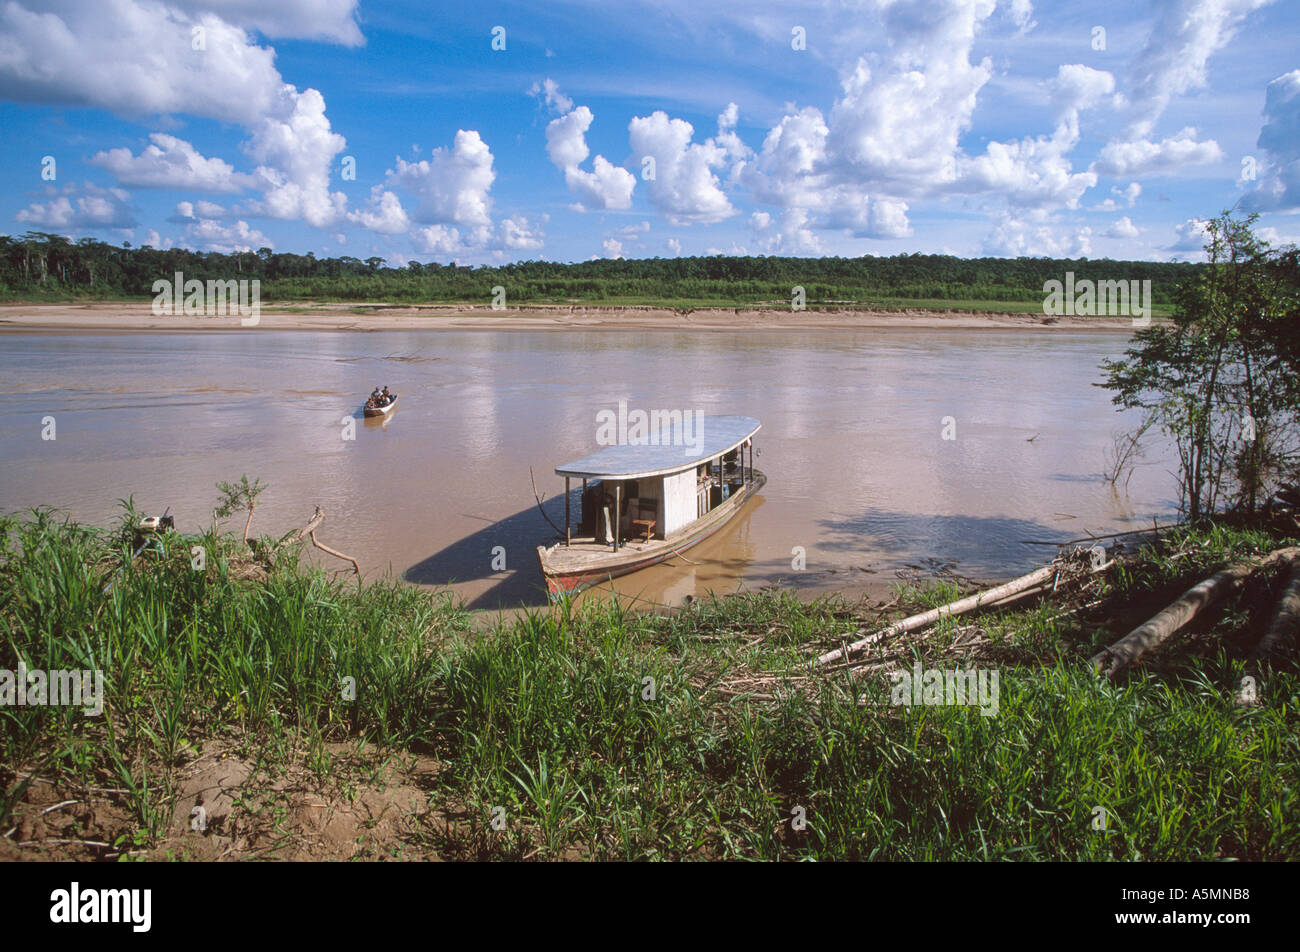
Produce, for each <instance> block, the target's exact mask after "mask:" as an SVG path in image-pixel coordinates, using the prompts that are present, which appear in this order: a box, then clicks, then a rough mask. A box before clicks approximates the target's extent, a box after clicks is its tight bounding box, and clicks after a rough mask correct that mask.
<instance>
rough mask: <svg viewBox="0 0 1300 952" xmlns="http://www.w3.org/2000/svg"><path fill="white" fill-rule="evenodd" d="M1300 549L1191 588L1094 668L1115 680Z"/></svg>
mask: <svg viewBox="0 0 1300 952" xmlns="http://www.w3.org/2000/svg"><path fill="white" fill-rule="evenodd" d="M1297 554H1300V548H1287V549H1277V550H1275V551H1273V552H1270V553H1269V554H1268V555H1266V556H1265V557H1264V558H1263V559H1261V560H1259V561H1256V562H1239V563H1237V564H1236V565H1232V566H1229V567H1228V568H1226V569H1224V570H1223V571H1221V572H1217V573H1215V574H1214V575H1212V576H1210V577H1209V578H1207V579H1206V580H1205V581H1203V582H1201V583H1200V584H1198V585H1194V586H1192V587H1191V588H1189V589H1188V590H1187V591H1186V592H1184V593H1183V594H1182V596H1181V597H1180V598H1179V599H1178V600H1177V601H1176V602H1174V603H1173V604H1172V605H1170V606H1169V607H1168V608H1166V609H1164V610H1163V611H1161V612H1160V613H1158V614H1156V615H1155V616H1153V617H1152V618H1151V619H1149V620H1148V621H1146V622H1145V623H1144V624H1142V625H1140V626H1138V627H1137V628H1134V629H1133V630H1132V631H1131V632H1129V633H1128V634H1127V635H1125V636H1124V637H1123V638H1121V639H1120V640H1119V641H1117V642H1115V643H1114V644H1113V645H1111V646H1110V647H1109V648H1103V649H1102V650H1101V651H1099V652H1097V654H1095V655H1093V657H1092V661H1091V663H1092V665H1093V667H1094V668H1096V669H1097V670H1098V671H1102V672H1104V673H1105V674H1106V675H1107V676H1109V677H1112V678H1113V677H1115V676H1116V675H1118V674H1119V673H1120V672H1122V671H1124V670H1125V669H1126V668H1128V667H1129V666H1130V665H1132V664H1133V663H1134V662H1136V661H1138V660H1140V659H1141V658H1142V657H1143V656H1145V655H1147V654H1148V653H1150V652H1151V651H1153V650H1154V649H1156V648H1158V647H1159V646H1160V645H1162V644H1164V643H1165V642H1166V641H1168V640H1169V639H1170V638H1172V637H1173V636H1174V635H1176V634H1177V633H1178V632H1179V631H1181V630H1182V629H1183V628H1185V627H1186V626H1187V625H1188V624H1189V623H1190V622H1191V621H1192V620H1193V619H1194V618H1196V616H1197V615H1199V614H1200V613H1201V612H1203V611H1204V610H1205V609H1207V608H1209V607H1211V606H1212V605H1215V604H1217V603H1218V602H1220V601H1222V600H1223V599H1224V598H1225V597H1226V596H1227V595H1229V594H1230V593H1231V592H1234V591H1236V590H1237V589H1238V588H1240V587H1241V585H1242V583H1243V582H1244V581H1245V580H1246V579H1247V578H1248V577H1249V576H1250V575H1251V573H1252V572H1255V571H1256V570H1257V569H1261V568H1263V567H1265V566H1267V565H1272V564H1273V563H1275V562H1277V561H1279V560H1280V559H1291V558H1294V557H1295V556H1296V555H1297Z"/></svg>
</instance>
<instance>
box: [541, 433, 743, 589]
mask: <svg viewBox="0 0 1300 952" xmlns="http://www.w3.org/2000/svg"><path fill="white" fill-rule="evenodd" d="M761 427H762V424H761V423H759V421H758V420H756V419H754V418H753V417H745V416H701V417H698V418H696V437H695V439H693V440H692V441H691V445H690V447H689V448H687V447H684V446H683V445H682V442H681V441H680V440H676V441H674V439H673V435H674V434H677V435H680V432H681V431H680V426H679V427H678V428H677V429H676V430H670V428H668V427H665V428H662V429H661V430H659V431H658V432H656V433H654V434H650V435H649V436H648V437H647V438H646V442H644V443H639V444H636V445H632V444H621V445H618V446H610V447H607V448H605V449H603V450H600V451H598V452H596V453H593V454H592V455H590V456H587V457H584V458H582V459H580V460H575V461H574V462H572V463H566V464H564V465H563V466H559V467H556V470H555V472H556V473H557V474H558V475H560V476H563V477H564V490H565V492H564V538H563V539H562V540H561V541H560V542H558V543H556V544H555V545H551V546H538V547H537V557H538V558H539V559H540V560H541V563H542V575H543V576H544V577H545V578H546V588H547V591H548V592H549V593H550V595H551V597H552V598H555V597H557V596H559V595H561V594H564V593H566V592H579V591H582V589H584V588H587V587H589V586H591V585H595V584H597V583H600V582H604V581H606V580H608V579H612V578H616V577H618V576H620V575H627V574H628V573H629V572H636V571H638V570H639V569H643V568H647V567H649V566H651V565H655V564H657V563H659V562H663V561H665V560H667V559H670V558H672V557H673V556H675V555H677V554H678V553H681V552H684V551H686V550H687V549H689V548H691V547H692V546H694V545H697V544H699V543H700V542H702V541H704V540H705V539H707V538H708V537H709V536H711V535H713V534H714V533H715V532H717V531H718V529H720V528H721V527H722V526H723V525H724V524H725V523H726V522H727V520H729V519H730V518H731V517H732V516H734V515H735V514H736V513H737V512H738V511H739V510H740V509H741V507H742V506H744V504H745V502H746V501H747V500H748V499H750V498H751V497H752V496H754V495H755V494H757V493H758V492H759V490H761V489H762V488H763V486H764V484H765V483H766V482H767V477H766V476H764V475H763V474H762V473H760V472H759V471H758V470H756V469H755V468H754V434H755V433H757V432H758V431H759V429H760V428H761ZM746 450H748V451H749V452H748V456H749V459H748V463H746V459H745V457H746ZM573 479H581V480H582V497H581V498H582V503H581V506H580V510H579V520H578V527H577V532H576V534H575V532H574V527H573V524H572V521H571V518H570V509H571V501H570V497H569V489H570V485H571V481H572V480H573ZM593 480H594V481H595V482H594V483H593V482H592V481H593Z"/></svg>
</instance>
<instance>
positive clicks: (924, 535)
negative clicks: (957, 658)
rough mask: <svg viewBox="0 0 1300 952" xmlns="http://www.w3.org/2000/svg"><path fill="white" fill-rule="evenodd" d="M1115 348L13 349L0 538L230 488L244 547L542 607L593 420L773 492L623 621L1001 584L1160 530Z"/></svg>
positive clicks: (1030, 334) (647, 585) (199, 508)
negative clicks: (677, 441)
mask: <svg viewBox="0 0 1300 952" xmlns="http://www.w3.org/2000/svg"><path fill="white" fill-rule="evenodd" d="M1126 345H1127V337H1126V336H1125V335H1124V334H1122V333H1113V332H1073V331H1064V330H1053V331H1034V330H1007V331H1003V330H976V331H971V330H934V329H898V330H894V329H883V330H860V331H812V332H795V331H762V330H758V331H754V330H749V331H743V332H735V333H728V332H700V331H685V332H679V331H668V330H650V331H634V330H594V331H583V330H575V329H570V330H563V331H555V330H543V331H531V330H482V331H474V330H472V331H463V332H462V331H374V332H327V331H326V332H316V331H278V330H256V331H252V330H242V329H241V330H232V331H230V332H224V331H202V332H195V333H184V332H169V333H142V332H111V333H77V334H73V333H26V332H8V333H5V334H3V335H0V411H2V412H0V441H2V445H3V447H4V453H3V457H2V459H0V510H4V511H7V512H13V511H16V510H23V509H25V508H28V507H32V506H37V505H49V506H55V507H58V508H60V509H63V510H65V511H67V512H68V513H69V514H70V515H72V516H74V517H75V518H77V519H80V520H85V521H90V522H95V523H100V524H108V523H109V522H111V521H112V520H113V519H114V518H115V516H116V513H117V512H118V507H117V500H118V499H119V498H122V497H126V496H129V495H133V496H134V499H135V504H136V506H137V508H138V509H140V510H141V511H142V512H148V513H154V514H158V513H161V512H162V511H163V510H164V509H167V508H168V507H170V511H171V513H172V514H173V515H174V516H175V517H176V521H177V527H178V528H180V529H183V530H196V529H198V528H200V527H202V526H205V525H206V524H207V523H208V520H209V518H210V513H211V509H212V506H213V505H214V504H215V502H216V500H217V492H216V490H215V488H214V484H215V483H216V482H217V481H218V480H232V479H238V477H239V476H240V474H248V476H249V477H250V478H252V477H254V476H256V477H258V478H260V479H261V480H262V482H263V483H264V484H266V485H267V486H268V489H267V490H266V492H265V493H264V494H263V496H262V497H261V499H260V500H259V505H258V511H257V514H256V518H255V520H254V523H253V530H254V532H255V533H256V532H259V531H260V532H261V533H265V534H275V535H278V534H281V533H283V532H286V531H288V530H289V529H291V528H293V527H295V526H297V525H301V524H302V523H303V522H305V521H306V519H307V518H308V517H309V516H310V515H311V513H312V510H313V506H315V505H320V506H322V507H323V508H324V509H325V512H326V521H325V524H324V525H323V527H322V528H321V530H320V531H319V532H318V537H319V538H320V539H321V541H322V542H325V543H326V544H328V545H330V546H331V547H333V548H336V549H340V550H342V551H344V552H346V553H348V554H350V555H353V556H355V557H356V558H357V559H358V560H359V562H360V563H361V565H362V567H363V569H364V570H365V572H366V573H367V575H368V576H374V575H382V574H384V573H388V572H391V573H392V574H394V575H396V576H400V577H402V578H404V579H406V580H408V581H411V582H415V583H418V584H422V585H431V586H438V587H450V588H451V589H452V590H453V591H454V592H455V593H456V594H457V595H458V596H460V597H462V598H463V599H464V600H465V601H466V602H467V603H468V604H469V605H471V606H472V607H474V608H497V607H513V606H518V605H520V604H529V605H538V604H544V601H545V599H544V596H543V595H542V594H541V593H542V591H543V589H542V582H541V575H540V571H539V570H538V566H537V558H536V554H535V547H536V545H537V544H538V543H539V542H548V541H551V540H550V538H549V537H550V536H551V535H552V533H551V530H550V528H549V526H547V524H546V522H545V520H544V519H543V518H542V516H541V515H540V514H539V513H538V511H537V507H536V505H535V502H534V498H533V492H532V489H531V487H530V483H529V467H530V466H531V467H533V469H534V472H535V474H536V480H537V487H538V489H539V490H540V491H541V492H542V493H544V494H545V496H546V508H547V510H548V512H550V513H551V514H552V518H555V519H556V521H560V520H562V519H563V500H562V494H563V480H562V479H560V478H559V477H557V476H555V475H554V473H553V469H554V467H555V466H557V465H559V464H561V463H564V462H568V461H570V460H572V459H575V458H578V457H581V456H585V455H587V454H588V453H589V452H591V451H593V450H594V449H596V448H597V445H596V432H597V413H598V412H599V411H600V410H614V409H616V408H617V406H618V403H619V401H620V400H625V401H627V404H628V406H629V407H630V408H633V409H636V408H642V409H646V410H654V409H664V410H671V409H682V410H692V411H695V412H701V413H721V414H745V415H749V416H755V417H758V418H759V419H761V420H762V422H763V429H762V431H761V432H760V433H759V435H758V437H757V439H756V441H755V442H756V445H757V447H758V449H759V454H760V455H759V457H758V459H757V463H758V467H759V468H760V469H761V470H763V471H764V472H765V473H766V474H767V477H768V483H767V486H766V488H765V489H764V491H763V493H762V495H761V497H760V498H758V499H757V500H755V501H754V502H753V503H751V504H750V505H749V506H747V508H746V509H745V510H744V511H743V512H742V513H741V514H740V515H739V516H738V517H737V518H736V519H735V520H733V521H732V523H730V524H729V525H728V526H727V528H726V530H725V531H724V532H723V533H721V534H720V535H718V536H715V537H714V538H713V539H710V540H709V541H707V542H705V543H703V544H702V545H700V546H699V547H697V548H695V549H692V550H691V551H690V552H689V553H688V554H687V556H688V557H683V558H678V559H676V560H674V561H673V562H672V563H670V564H667V565H662V566H657V567H655V568H651V569H647V570H645V571H642V572H638V573H635V574H633V575H631V576H627V577H625V578H622V579H619V580H617V581H616V582H614V583H613V585H612V587H613V589H615V590H616V591H618V592H620V593H621V594H623V595H625V596H628V597H629V598H632V599H640V600H642V601H641V602H640V603H641V604H645V605H650V604H674V605H675V604H680V603H681V601H682V600H683V598H684V597H685V596H686V595H693V596H696V597H698V596H700V595H703V594H705V593H706V592H708V591H710V590H713V591H719V592H728V591H735V590H737V589H738V588H754V587H758V586H763V585H767V584H772V583H775V582H782V583H784V584H787V585H791V586H794V587H797V588H798V589H800V590H801V591H804V592H821V591H837V590H844V591H849V592H861V591H863V590H869V591H875V592H881V591H884V590H886V589H887V588H888V587H889V586H891V585H892V584H893V583H895V582H896V581H897V580H898V578H899V577H900V576H912V575H916V574H917V573H920V574H922V575H924V574H927V573H929V572H933V571H939V570H944V569H945V568H946V569H948V570H953V571H957V572H959V573H961V574H963V575H966V576H969V577H975V578H981V579H991V578H999V577H1007V576H1011V575H1015V574H1019V573H1020V572H1023V571H1025V570H1027V569H1029V568H1031V567H1032V566H1034V565H1037V564H1040V563H1042V562H1043V561H1044V560H1045V559H1046V558H1048V557H1050V555H1051V553H1052V552H1053V550H1052V549H1051V548H1045V547H1041V546H1031V545H1026V544H1024V541H1023V540H1027V539H1039V540H1044V539H1067V538H1072V537H1077V536H1083V535H1084V534H1085V533H1086V532H1092V533H1104V532H1114V531H1118V530H1123V529H1128V528H1134V527H1136V526H1141V525H1149V524H1150V522H1151V519H1152V517H1153V516H1155V517H1161V518H1165V517H1168V516H1169V515H1170V514H1171V512H1172V510H1173V507H1174V500H1173V496H1174V491H1175V484H1174V478H1173V476H1172V475H1171V472H1172V470H1173V463H1172V461H1171V458H1170V454H1169V453H1168V451H1167V450H1166V449H1164V448H1162V447H1159V446H1156V447H1153V448H1152V449H1151V450H1149V451H1148V453H1147V456H1146V458H1145V459H1144V460H1143V461H1142V464H1141V465H1139V466H1138V467H1137V469H1136V470H1135V472H1134V474H1133V475H1132V477H1131V479H1130V480H1129V482H1128V484H1127V486H1126V487H1123V488H1122V489H1121V490H1119V491H1117V490H1116V489H1114V488H1113V487H1111V486H1110V485H1109V484H1107V483H1105V482H1104V481H1103V480H1102V478H1101V472H1102V470H1103V469H1104V468H1105V465H1106V452H1107V450H1108V449H1109V448H1110V446H1111V442H1112V435H1113V434H1114V433H1115V432H1116V431H1117V430H1119V429H1121V428H1122V427H1123V426H1124V425H1126V423H1131V422H1132V420H1131V417H1130V416H1128V415H1125V414H1118V413H1116V411H1115V408H1114V407H1113V406H1112V405H1111V403H1110V400H1109V394H1108V392H1106V391H1104V390H1101V389H1099V388H1097V387H1095V386H1093V384H1095V383H1096V382H1097V381H1098V380H1099V379H1100V372H1099V370H1098V365H1099V363H1100V362H1101V360H1102V358H1104V357H1114V356H1117V355H1119V354H1120V353H1122V351H1123V349H1124V347H1125V346H1126ZM375 385H387V386H388V387H389V388H391V389H392V390H394V391H397V392H398V393H399V394H400V395H401V399H400V401H399V403H398V406H397V408H396V410H395V411H394V412H393V414H392V416H391V419H389V420H387V421H385V422H382V423H381V422H378V421H367V420H363V419H362V418H361V413H360V407H361V403H362V401H363V399H364V397H365V395H366V394H367V393H369V391H370V389H371V388H372V387H374V386H375ZM49 417H53V423H54V430H53V434H52V435H53V436H54V439H44V438H42V437H43V434H45V435H50V433H49V430H50V427H49V425H48V421H47V418H49ZM349 437H351V438H349ZM230 526H231V527H232V528H236V529H238V528H241V527H242V519H240V520H237V521H232V522H231V524H230ZM497 547H500V548H497ZM502 557H504V561H505V569H504V570H500V564H501V559H502ZM327 561H329V560H327ZM338 565H342V563H337V562H334V563H333V565H332V566H331V567H336V566H338ZM610 587H611V586H609V585H607V586H605V589H606V590H608V589H609V588H610ZM595 597H600V595H599V593H597V595H596V596H595Z"/></svg>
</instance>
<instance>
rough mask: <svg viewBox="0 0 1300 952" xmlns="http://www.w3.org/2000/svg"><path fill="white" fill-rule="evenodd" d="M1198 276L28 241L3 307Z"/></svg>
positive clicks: (935, 259)
mask: <svg viewBox="0 0 1300 952" xmlns="http://www.w3.org/2000/svg"><path fill="white" fill-rule="evenodd" d="M1200 267H1201V266H1200V265H1196V264H1190V263H1183V262H1152V261H1111V260H1089V259H1087V258H1078V259H1073V258H1065V259H1054V258H956V257H953V256H951V255H923V254H904V255H894V256H892V257H886V258H877V257H872V256H864V257H860V258H782V257H763V256H724V255H713V256H709V257H693V258H648V259H646V258H643V259H630V260H629V259H619V260H608V259H601V260H596V261H584V262H579V263H576V264H559V263H555V262H550V261H523V262H517V263H514V264H504V265H495V266H486V265H480V266H475V267H470V266H462V265H455V264H439V263H437V262H428V263H420V262H418V261H412V262H411V263H410V264H408V265H407V266H406V267H404V268H390V267H388V266H386V265H385V263H384V259H382V258H377V257H372V258H367V259H365V260H361V259H359V258H353V257H348V256H343V257H338V258H317V257H316V256H315V255H314V254H311V253H308V254H306V255H299V254H293V253H291V252H275V251H272V250H271V249H270V248H261V249H259V250H257V251H256V252H253V251H247V252H237V253H231V254H224V253H221V252H214V251H189V250H186V249H183V248H169V249H166V250H159V249H156V248H152V247H148V246H145V247H142V248H132V247H130V245H129V244H126V245H123V246H121V247H119V246H116V245H111V244H108V243H107V242H103V241H99V240H97V239H94V238H82V239H80V240H78V241H75V242H73V241H69V240H68V239H67V238H64V237H62V236H60V235H53V234H47V233H44V232H29V233H27V234H24V235H21V236H18V237H11V236H3V235H0V296H2V297H5V298H9V299H23V298H55V297H58V298H66V297H127V298H131V297H148V296H151V295H152V286H153V282H154V281H155V280H157V279H159V278H167V279H171V278H172V277H173V275H174V274H175V273H176V272H177V271H180V272H183V273H184V275H185V277H186V279H190V278H198V279H199V280H202V281H207V280H210V279H211V280H229V279H231V278H236V279H238V278H249V279H252V278H257V279H259V280H260V281H261V282H262V288H261V293H262V299H263V300H281V301H284V300H341V301H347V300H354V301H376V300H382V301H400V302H408V303H421V302H445V301H482V302H488V301H490V300H491V298H492V295H493V288H495V287H498V286H499V287H502V288H504V289H505V292H506V297H507V301H508V303H512V304H513V303H564V302H569V301H581V302H601V301H615V302H617V301H622V302H636V301H643V302H672V301H683V302H711V301H712V302H717V303H720V304H728V305H734V304H759V303H763V302H773V303H777V302H781V303H787V304H788V303H789V301H790V297H791V293H792V292H791V289H792V288H793V287H795V286H796V285H797V286H800V287H803V288H804V292H805V295H806V297H807V302H808V303H809V304H810V305H816V304H836V303H843V304H858V305H869V304H872V303H873V302H877V301H882V300H894V301H897V300H918V301H921V300H928V301H944V300H946V301H985V302H998V301H1005V302H1009V303H1010V302H1022V303H1023V302H1029V301H1039V300H1042V297H1043V293H1044V292H1043V285H1044V283H1045V282H1047V281H1049V280H1058V281H1059V280H1063V278H1064V276H1065V273H1066V272H1067V271H1073V272H1074V274H1075V277H1076V279H1083V278H1092V279H1094V280H1122V281H1132V280H1138V281H1140V280H1150V281H1151V291H1152V298H1153V303H1155V304H1156V305H1171V304H1172V303H1173V302H1174V300H1175V293H1176V290H1177V288H1178V286H1179V285H1180V284H1182V283H1183V282H1184V281H1186V280H1187V279H1188V278H1190V277H1192V276H1193V275H1195V274H1196V273H1197V270H1198V268H1200Z"/></svg>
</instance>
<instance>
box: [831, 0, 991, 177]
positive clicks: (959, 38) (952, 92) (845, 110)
mask: <svg viewBox="0 0 1300 952" xmlns="http://www.w3.org/2000/svg"><path fill="white" fill-rule="evenodd" d="M875 6H877V7H878V8H879V12H880V15H881V17H882V19H883V20H884V26H885V30H886V35H887V36H889V38H890V54H891V55H890V56H889V57H888V59H887V60H886V61H885V62H883V63H880V64H878V65H877V67H876V69H875V70H874V71H873V70H872V68H871V66H870V65H869V63H868V61H867V58H866V57H862V58H860V59H859V60H858V62H857V64H856V66H855V67H854V68H853V70H852V71H851V72H850V73H849V74H848V76H847V78H846V79H845V80H844V82H843V95H842V96H841V97H840V99H839V100H838V101H837V102H836V103H835V105H834V106H833V107H832V109H831V112H830V117H829V120H828V123H827V124H828V126H829V129H830V136H829V139H828V142H827V151H828V153H829V154H830V155H831V158H832V161H833V162H834V163H835V164H836V165H843V166H845V167H847V168H848V169H851V170H852V171H853V173H854V174H855V176H856V177H857V178H858V179H859V180H862V179H866V180H868V181H870V182H871V183H873V184H874V186H875V187H876V188H877V189H879V190H882V191H885V192H887V193H890V194H891V195H897V196H906V195H907V194H916V193H920V192H927V191H929V190H930V189H932V188H934V187H935V186H936V185H941V184H944V183H949V182H952V181H953V180H955V179H956V177H957V152H958V139H959V137H960V135H961V134H962V132H964V131H965V130H966V129H967V128H969V126H970V122H971V114H972V112H973V111H974V109H975V101H976V96H977V94H978V93H979V91H980V89H981V88H982V87H983V86H984V84H985V83H987V82H988V80H989V78H990V77H991V76H992V63H991V61H990V60H988V59H984V60H982V61H981V62H979V63H978V64H972V63H971V62H970V52H971V49H972V47H973V44H974V40H975V35H976V32H977V31H978V29H979V27H980V25H981V23H982V21H983V20H985V19H986V18H987V17H988V16H989V15H990V14H991V13H992V12H993V9H994V4H993V3H991V2H988V0H937V2H936V0H897V2H889V0H876V3H875Z"/></svg>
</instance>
